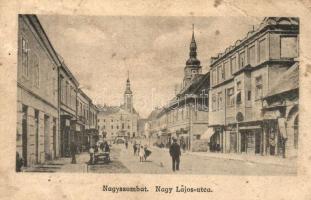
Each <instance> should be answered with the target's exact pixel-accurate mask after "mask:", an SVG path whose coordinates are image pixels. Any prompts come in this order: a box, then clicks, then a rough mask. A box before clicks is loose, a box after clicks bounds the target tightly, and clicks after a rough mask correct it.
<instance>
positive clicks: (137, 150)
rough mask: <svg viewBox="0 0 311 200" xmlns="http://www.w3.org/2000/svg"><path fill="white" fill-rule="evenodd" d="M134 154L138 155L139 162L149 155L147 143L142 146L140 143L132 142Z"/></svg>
mask: <svg viewBox="0 0 311 200" xmlns="http://www.w3.org/2000/svg"><path fill="white" fill-rule="evenodd" d="M133 150H134V156H136V155H138V156H139V162H144V161H146V160H147V158H148V156H150V154H151V151H150V150H149V149H148V147H147V145H145V146H143V145H142V144H140V143H136V141H134V142H133Z"/></svg>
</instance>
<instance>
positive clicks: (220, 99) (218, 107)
mask: <svg viewBox="0 0 311 200" xmlns="http://www.w3.org/2000/svg"><path fill="white" fill-rule="evenodd" d="M217 109H218V110H221V109H222V92H218V101H217Z"/></svg>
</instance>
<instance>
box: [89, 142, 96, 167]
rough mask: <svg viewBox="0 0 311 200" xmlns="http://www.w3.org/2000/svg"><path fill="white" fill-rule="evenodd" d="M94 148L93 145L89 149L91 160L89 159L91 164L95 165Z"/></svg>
mask: <svg viewBox="0 0 311 200" xmlns="http://www.w3.org/2000/svg"><path fill="white" fill-rule="evenodd" d="M94 151H95V150H94V148H93V146H91V148H90V150H89V153H90V161H89V164H91V165H93V164H94Z"/></svg>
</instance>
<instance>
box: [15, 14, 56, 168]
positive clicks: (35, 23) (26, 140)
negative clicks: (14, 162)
mask: <svg viewBox="0 0 311 200" xmlns="http://www.w3.org/2000/svg"><path fill="white" fill-rule="evenodd" d="M17 58H18V64H17V125H16V131H17V133H16V134H17V135H16V137H17V138H16V151H17V152H18V153H19V155H20V157H22V158H23V160H24V166H32V165H35V164H39V163H44V162H45V161H46V160H51V159H54V158H56V157H59V155H60V148H59V147H60V143H59V139H60V135H59V131H58V129H59V114H58V107H59V104H58V87H57V86H58V83H57V80H58V67H59V66H60V61H59V59H58V57H57V54H56V52H55V50H54V49H53V47H52V45H51V43H50V41H49V39H48V37H47V35H46V34H45V32H44V30H43V29H42V26H41V24H40V22H39V20H38V18H37V17H36V16H35V15H19V16H18V57H17Z"/></svg>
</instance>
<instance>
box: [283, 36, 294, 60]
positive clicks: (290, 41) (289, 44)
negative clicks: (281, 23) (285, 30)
mask: <svg viewBox="0 0 311 200" xmlns="http://www.w3.org/2000/svg"><path fill="white" fill-rule="evenodd" d="M296 57H298V43H297V37H281V58H296Z"/></svg>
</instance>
